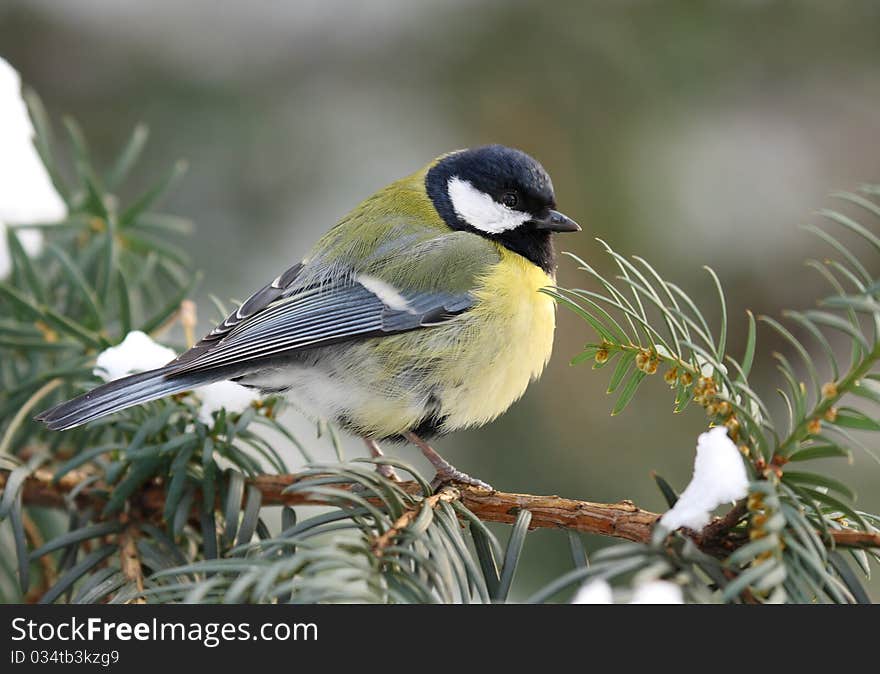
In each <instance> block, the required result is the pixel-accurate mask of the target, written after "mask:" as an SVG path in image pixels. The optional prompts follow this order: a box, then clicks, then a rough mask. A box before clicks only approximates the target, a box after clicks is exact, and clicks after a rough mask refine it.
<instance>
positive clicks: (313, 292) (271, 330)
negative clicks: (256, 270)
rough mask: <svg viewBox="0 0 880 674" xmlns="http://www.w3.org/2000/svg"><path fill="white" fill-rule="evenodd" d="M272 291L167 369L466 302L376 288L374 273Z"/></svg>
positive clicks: (380, 328) (440, 312)
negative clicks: (371, 276) (362, 277)
mask: <svg viewBox="0 0 880 674" xmlns="http://www.w3.org/2000/svg"><path fill="white" fill-rule="evenodd" d="M289 271H292V270H289ZM296 273H298V271H297V272H296ZM283 276H284V275H282V277H279V278H283ZM294 276H295V273H294ZM277 280H278V279H276V281H277ZM365 283H366V285H365ZM275 290H276V291H277V292H273V291H272V286H271V284H270V286H266V288H263V289H262V290H260V291H259V292H257V293H255V294H254V295H253V296H252V297H251V298H250V299H248V300H247V301H246V302H245V303H244V304H243V305H242V306H241V307H240V308H239V310H238V311H236V312H234V313H233V314H231V315H230V316H229V317H228V318H227V319H226V320H225V321H223V323H221V324H220V325H218V326H217V328H215V329H214V330H213V331H212V332H211V333H209V334H208V335H207V336H206V337H205V339H203V340H202V341H201V342H199V343H198V344H196V345H195V346H194V347H193V348H192V349H190V351H187V352H186V353H184V354H182V355H181V356H180V357H179V358H178V359H177V361H176V362H172V363H171V364H170V365H171V370H170V371H169V374H171V375H174V374H178V373H183V372H193V371H198V370H206V369H213V368H217V367H224V366H232V365H241V364H244V363H247V362H251V361H256V360H261V359H264V358H267V357H271V356H276V355H279V354H283V353H288V352H291V351H295V350H297V349H304V348H308V347H314V346H320V345H326V344H330V343H335V342H339V341H344V340H349V339H356V338H361V339H362V338H367V337H373V336H379V335H389V334H395V333H399V332H406V331H409V330H414V329H418V328H422V327H428V326H434V325H438V324H439V323H442V322H444V321H447V320H449V319H451V318H452V317H454V316H456V315H458V314H460V313H462V312H464V311H466V310H468V309H469V308H470V307H471V306H472V305H473V301H474V300H473V298H472V296H471V295H470V293H448V292H439V291H426V292H425V291H422V292H418V291H417V292H405V291H397V290H395V289H393V288H390V287H384V288H383V287H377V286H376V284H375V280H374V279H369V280H364V281H363V282H361V281H359V280H357V279H356V278H355V279H352V278H351V277H347V278H345V279H339V280H336V281H330V282H325V283H323V284H320V285H313V286H307V287H292V288H287V289H283V288H276V289H275Z"/></svg>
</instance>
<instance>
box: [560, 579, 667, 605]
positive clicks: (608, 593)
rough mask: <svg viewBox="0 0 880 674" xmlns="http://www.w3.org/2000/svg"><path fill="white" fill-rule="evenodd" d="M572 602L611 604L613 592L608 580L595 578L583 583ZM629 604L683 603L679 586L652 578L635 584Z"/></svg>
mask: <svg viewBox="0 0 880 674" xmlns="http://www.w3.org/2000/svg"><path fill="white" fill-rule="evenodd" d="M571 603H572V604H613V603H614V593H613V591H612V589H611V586H610V585H609V584H608V581H606V580H604V579H603V578H596V579H593V580H590V581H587V582H586V583H584V584H583V585H582V586H581V588H580V589H579V590H578V591H577V594H575V596H574V598H573V599H572V600H571ZM629 603H630V604H683V603H684V598H683V597H682V594H681V588H680V587H679V586H678V585H676V584H675V583H670V582H669V581H667V580H652V581H648V582H646V583H642V584H641V585H638V586H636V588H635V590H634V591H633V595H632V599H630V601H629Z"/></svg>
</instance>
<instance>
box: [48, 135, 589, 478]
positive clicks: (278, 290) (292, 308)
mask: <svg viewBox="0 0 880 674" xmlns="http://www.w3.org/2000/svg"><path fill="white" fill-rule="evenodd" d="M580 230H581V228H580V226H579V225H578V224H577V223H576V222H575V221H574V220H572V219H571V218H569V217H568V216H566V215H563V214H562V213H561V212H559V211H558V210H556V196H555V193H554V189H553V183H552V181H551V180H550V176H549V175H548V174H547V171H546V170H545V169H544V167H543V166H542V165H541V164H540V163H539V162H538V161H537V160H535V159H534V158H532V157H531V156H529V155H528V154H526V153H525V152H523V151H521V150H518V149H514V148H510V147H506V146H503V145H497V144H496V145H485V146H480V147H475V148H469V149H464V150H457V151H454V152H449V153H446V154H443V155H440V156H439V157H437V158H435V159H434V160H432V161H431V162H429V163H428V164H427V165H425V166H424V167H423V168H421V169H420V170H418V171H416V172H415V173H412V174H411V175H409V176H407V177H405V178H402V179H400V180H397V181H396V182H393V183H391V184H389V185H387V186H386V187H384V188H382V189H380V190H379V191H378V192H376V193H375V194H373V195H372V196H370V197H369V198H367V199H366V200H365V201H363V202H362V203H361V204H360V205H358V206H357V207H356V208H354V210H352V211H351V212H349V213H348V214H347V215H345V216H344V217H343V218H342V219H341V220H339V221H338V223H337V224H336V225H335V226H333V227H332V228H331V229H329V230H328V231H327V232H326V233H325V234H324V235H323V237H321V238H320V239H319V240H318V242H317V244H316V245H315V246H314V248H312V250H311V251H310V252H309V254H308V255H307V256H306V257H305V258H304V259H302V260H301V261H300V262H297V263H296V264H294V265H293V266H291V267H290V268H289V269H287V270H286V271H284V272H283V273H281V274H279V275H278V276H276V277H275V278H274V279H272V281H270V282H269V283H268V284H267V285H265V286H264V287H262V288H261V289H259V290H258V291H257V292H255V293H254V294H253V295H251V296H250V297H249V298H248V299H247V300H246V301H245V302H243V303H242V304H241V305H240V306H238V308H237V309H236V310H235V311H234V312H232V313H231V314H230V315H229V316H228V317H226V319H225V320H223V322H221V323H220V324H218V325H217V326H216V327H214V328H213V329H212V330H211V331H210V332H209V333H207V334H206V335H205V336H204V337H203V338H202V339H201V340H200V341H199V342H197V343H196V344H194V345H193V346H192V347H191V348H190V349H189V350H188V351H185V352H184V353H182V354H181V355H180V356H178V357H177V358H175V359H174V360H172V361H171V362H169V363H168V364H166V365H164V366H163V367H160V368H158V369H154V370H150V371H147V372H142V373H138V374H133V375H130V376H127V377H124V378H121V379H117V380H115V381H112V382H109V383H106V384H103V385H101V386H98V387H97V388H94V389H92V390H91V391H89V392H87V393H85V394H83V395H80V396H79V397H76V398H73V399H71V400H69V401H66V402H63V403H60V404H58V405H56V406H54V407H52V408H50V409H48V410H46V411H44V412H42V413H40V414H39V415H38V416H37V417H36V418H37V419H39V420H40V421H42V422H43V423H45V425H46V426H47V427H48V428H49V429H52V430H64V429H70V428H74V427H76V426H80V425H82V424H85V423H87V422H89V421H92V420H94V419H98V418H100V417H104V416H106V415H109V414H112V413H114V412H117V411H119V410H123V409H125V408H128V407H131V406H134V405H139V404H143V403H146V402H148V401H152V400H156V399H159V398H163V397H166V396H169V395H173V394H177V393H181V392H184V391H187V390H191V389H194V388H196V387H199V386H203V385H206V384H210V383H213V382H216V381H222V380H233V381H235V382H237V383H239V384H241V385H243V386H246V387H250V388H254V389H258V390H259V391H260V392H261V393H262V394H283V395H285V396H286V397H288V398H289V399H290V400H291V402H292V403H293V404H294V405H295V406H296V407H297V408H299V409H300V410H302V411H303V412H304V413H305V414H306V415H308V416H310V417H312V418H314V419H321V420H326V421H329V422H332V423H334V424H336V425H337V426H338V427H339V428H341V429H343V430H345V431H347V432H349V433H351V434H353V435H356V436H360V437H361V438H363V440H364V442H365V443H366V446H367V448H368V449H369V451H370V453H371V455H372V456H373V457H381V456H383V453H382V449H381V445H382V444H384V443H386V442H393V443H399V442H410V443H412V444H414V445H415V446H417V447H418V448H419V449H420V450H421V451H422V453H423V454H424V456H425V457H426V458H427V459H428V460H429V461H430V463H431V464H432V465H433V467H434V470H435V471H436V475H435V478H434V484H442V483H447V482H462V483H465V484H470V485H474V486H476V487H480V488H488V489H491V487H490V486H489V485H488V484H487V483H486V482H483V481H482V480H479V479H476V478H472V477H470V476H469V475H468V474H466V473H464V472H463V471H460V470H458V469H457V468H455V467H454V466H453V465H452V464H450V463H449V462H448V461H446V460H445V459H444V458H443V457H442V456H441V455H440V454H439V453H437V452H436V451H435V450H434V449H433V448H432V447H431V445H430V444H429V442H428V441H429V440H431V439H432V438H434V437H437V436H443V435H445V434H447V433H450V432H453V431H457V430H460V429H465V428H470V427H478V426H482V425H484V424H487V423H489V422H490V421H493V420H494V419H496V418H497V417H498V416H500V415H501V414H503V413H504V412H505V411H507V409H508V408H509V407H510V406H511V405H512V404H513V403H514V402H515V401H517V400H518V399H519V398H520V397H521V396H522V395H523V393H524V392H525V391H526V388H527V387H528V385H529V384H530V382H531V381H533V380H535V379H537V378H538V377H540V375H541V373H542V372H543V370H544V368H545V366H546V364H547V362H548V361H549V359H550V355H551V352H552V348H553V339H554V332H555V325H556V304H555V300H554V299H553V298H552V297H551V296H550V295H549V294H547V293H542V292H541V289H542V288H546V287H548V286H553V285H554V284H555V274H556V254H555V251H554V245H553V236H554V234H555V233H563V232H577V231H580ZM378 469H379V470H380V472H383V474H385V475H386V476H388V477H393V478H396V475H394V472H393V468H392V467H391V466H390V465H387V464H385V465H382V464H381V461H380V462H379V466H378Z"/></svg>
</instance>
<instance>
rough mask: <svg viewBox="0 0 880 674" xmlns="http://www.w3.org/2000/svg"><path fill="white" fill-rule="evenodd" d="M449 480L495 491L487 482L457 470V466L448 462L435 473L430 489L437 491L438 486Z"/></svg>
mask: <svg viewBox="0 0 880 674" xmlns="http://www.w3.org/2000/svg"><path fill="white" fill-rule="evenodd" d="M449 482H458V483H459V484H469V485H471V486H472V487H476V488H477V489H485V490H486V491H495V488H494V487H493V486H492V485H491V484H489V483H488V482H483V481H482V480H478V479H477V478H475V477H471V476H470V475H468V474H467V473H464V472H462V471H460V470H458V468H456V467H455V466H453V465H451V464H448V463H447V465H446V466H444V467H443V468H441V469H438V470H437V472H436V473H435V475H434V479H433V480H431V489H433V490H434V491H437V490H438V489H439V488H440V487H442V486H443V485H444V484H448V483H449Z"/></svg>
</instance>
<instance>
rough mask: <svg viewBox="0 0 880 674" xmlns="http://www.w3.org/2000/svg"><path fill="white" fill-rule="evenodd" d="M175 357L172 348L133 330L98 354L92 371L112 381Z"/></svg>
mask: <svg viewBox="0 0 880 674" xmlns="http://www.w3.org/2000/svg"><path fill="white" fill-rule="evenodd" d="M176 357H177V354H176V353H175V352H174V349H169V348H168V347H167V346H162V345H161V344H157V343H156V342H154V341H153V340H152V339H151V338H150V336H149V335H147V334H145V333H143V332H141V331H140V330H134V331H132V332H129V333H128V334H127V335H126V336H125V339H123V340H122V341H121V342H120V343H119V344H118V345H117V346H111V347H110V348H109V349H106V350H104V351H102V352H101V353H100V354H99V355H98V359H97V360H96V361H95V369H94V370H93V373H94V374H95V376H97V377H101V379H103V380H104V381H113V380H115V379H119V378H120V377H124V376H126V375H129V374H132V373H134V372H145V371H147V370H154V369H156V368H157V367H162V366H163V365H166V364H167V363H168V362H169V361H172V360H174V359H175V358H176Z"/></svg>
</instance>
